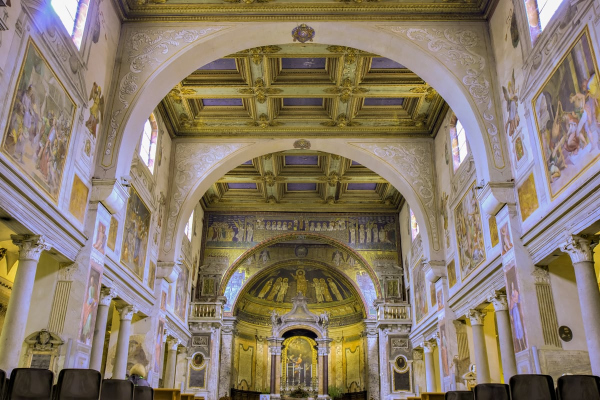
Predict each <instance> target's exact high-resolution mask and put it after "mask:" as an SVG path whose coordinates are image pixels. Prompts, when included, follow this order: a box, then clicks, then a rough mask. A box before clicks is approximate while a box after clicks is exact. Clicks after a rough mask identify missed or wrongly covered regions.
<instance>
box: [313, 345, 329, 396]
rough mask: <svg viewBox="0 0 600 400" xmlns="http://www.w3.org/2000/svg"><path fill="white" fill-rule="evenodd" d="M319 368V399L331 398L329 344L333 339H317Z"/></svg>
mask: <svg viewBox="0 0 600 400" xmlns="http://www.w3.org/2000/svg"><path fill="white" fill-rule="evenodd" d="M316 342H317V346H318V351H317V356H318V361H317V364H318V368H319V394H318V398H319V399H329V393H328V392H329V344H330V343H331V342H332V339H328V338H324V339H316Z"/></svg>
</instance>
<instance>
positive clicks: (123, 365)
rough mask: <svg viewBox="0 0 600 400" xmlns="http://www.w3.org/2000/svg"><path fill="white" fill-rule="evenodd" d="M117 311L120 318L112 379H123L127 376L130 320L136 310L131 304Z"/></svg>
mask: <svg viewBox="0 0 600 400" xmlns="http://www.w3.org/2000/svg"><path fill="white" fill-rule="evenodd" d="M117 311H118V312H119V315H120V316H121V318H120V319H121V321H120V322H121V323H120V325H119V335H118V337H117V351H116V355H115V365H114V367H113V373H112V379H125V374H127V372H128V371H127V357H128V355H129V336H130V334H131V320H132V318H133V314H135V313H136V312H137V309H136V308H135V307H134V306H132V305H131V304H127V305H125V306H123V307H121V308H118V309H117Z"/></svg>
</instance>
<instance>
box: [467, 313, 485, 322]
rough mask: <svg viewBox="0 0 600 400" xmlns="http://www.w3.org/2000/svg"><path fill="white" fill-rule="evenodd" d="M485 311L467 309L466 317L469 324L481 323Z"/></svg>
mask: <svg viewBox="0 0 600 400" xmlns="http://www.w3.org/2000/svg"><path fill="white" fill-rule="evenodd" d="M486 314H487V313H486V312H485V311H481V310H469V311H468V312H467V317H469V319H470V320H471V325H483V319H484V318H485V315H486Z"/></svg>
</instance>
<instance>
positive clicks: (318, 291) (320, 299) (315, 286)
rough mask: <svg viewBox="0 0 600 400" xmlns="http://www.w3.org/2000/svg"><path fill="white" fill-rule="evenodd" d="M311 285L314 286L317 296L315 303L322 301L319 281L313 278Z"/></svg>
mask: <svg viewBox="0 0 600 400" xmlns="http://www.w3.org/2000/svg"><path fill="white" fill-rule="evenodd" d="M312 285H313V287H314V288H315V295H316V296H317V303H322V302H323V301H324V298H323V292H322V291H321V282H319V280H318V279H317V278H313V284H312Z"/></svg>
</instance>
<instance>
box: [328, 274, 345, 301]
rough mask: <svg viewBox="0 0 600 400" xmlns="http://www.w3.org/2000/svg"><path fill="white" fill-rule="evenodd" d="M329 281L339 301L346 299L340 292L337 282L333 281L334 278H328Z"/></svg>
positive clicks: (332, 291)
mask: <svg viewBox="0 0 600 400" xmlns="http://www.w3.org/2000/svg"><path fill="white" fill-rule="evenodd" d="M327 282H329V288H330V289H331V293H333V295H334V296H335V298H336V299H337V301H342V300H344V298H343V297H342V294H341V293H340V290H339V289H338V287H337V285H336V284H335V282H334V281H333V279H331V278H327Z"/></svg>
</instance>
